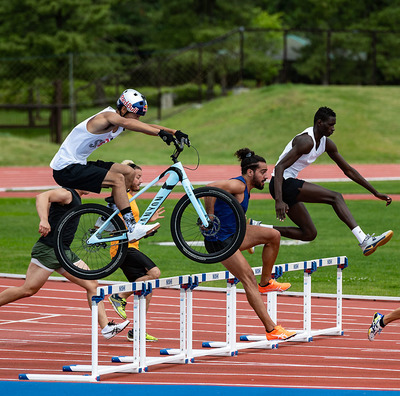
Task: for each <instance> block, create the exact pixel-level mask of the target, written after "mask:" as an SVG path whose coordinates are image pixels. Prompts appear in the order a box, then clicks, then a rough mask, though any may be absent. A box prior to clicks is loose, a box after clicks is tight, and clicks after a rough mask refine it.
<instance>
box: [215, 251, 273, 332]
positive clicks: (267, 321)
mask: <svg viewBox="0 0 400 396" xmlns="http://www.w3.org/2000/svg"><path fill="white" fill-rule="evenodd" d="M222 264H223V265H224V267H225V268H226V269H227V270H228V271H229V272H230V273H232V274H233V275H234V276H235V277H236V278H238V279H239V280H240V281H241V282H242V284H243V287H244V290H245V292H246V297H247V301H248V302H249V304H250V306H251V307H252V308H253V310H254V312H255V313H256V314H257V316H258V317H259V318H260V320H261V322H262V323H263V325H264V326H265V330H266V331H267V332H270V331H272V330H273V329H274V327H275V323H274V322H273V321H272V320H271V318H270V316H269V315H268V312H267V308H266V307H265V305H264V301H263V299H262V297H261V294H260V293H259V291H258V285H257V280H256V277H255V275H254V273H253V271H252V269H251V267H250V265H249V263H248V262H247V260H246V259H245V257H244V256H243V254H242V253H241V252H240V251H239V250H238V251H236V252H235V253H234V254H233V255H232V256H231V257H229V258H228V259H227V260H225V261H223V262H222Z"/></svg>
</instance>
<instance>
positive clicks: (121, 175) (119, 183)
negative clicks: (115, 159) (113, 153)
mask: <svg viewBox="0 0 400 396" xmlns="http://www.w3.org/2000/svg"><path fill="white" fill-rule="evenodd" d="M133 173H134V170H133V169H132V168H131V167H130V166H128V165H122V164H117V163H115V164H113V165H112V167H111V168H110V170H109V171H108V172H107V174H106V177H105V178H104V180H103V183H102V184H101V186H102V187H107V188H110V187H111V188H112V196H113V197H114V202H115V204H116V205H117V207H118V209H119V210H122V209H125V208H127V207H129V199H128V195H127V194H126V190H127V188H128V185H129V182H128V179H129V178H131V177H132V174H133Z"/></svg>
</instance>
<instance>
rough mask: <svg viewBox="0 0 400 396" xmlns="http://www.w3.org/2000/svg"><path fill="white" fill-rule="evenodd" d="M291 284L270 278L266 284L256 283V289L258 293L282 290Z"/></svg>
mask: <svg viewBox="0 0 400 396" xmlns="http://www.w3.org/2000/svg"><path fill="white" fill-rule="evenodd" d="M291 286H292V285H291V283H279V282H277V281H276V280H275V279H270V281H269V283H268V285H266V286H260V284H258V291H259V292H260V293H269V292H284V291H285V290H287V289H289V287H291Z"/></svg>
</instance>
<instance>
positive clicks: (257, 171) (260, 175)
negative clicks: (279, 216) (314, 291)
mask: <svg viewBox="0 0 400 396" xmlns="http://www.w3.org/2000/svg"><path fill="white" fill-rule="evenodd" d="M235 155H236V156H237V157H238V159H239V161H240V166H241V170H242V174H241V176H238V177H235V178H233V179H229V180H221V181H216V182H214V183H211V184H210V186H213V187H218V188H221V189H223V190H225V191H228V192H229V193H231V194H232V195H233V196H234V197H235V198H236V199H237V200H238V202H239V203H240V205H241V206H242V208H243V210H244V212H245V213H246V211H247V208H248V205H249V200H250V191H251V190H252V189H253V188H257V189H258V190H262V189H263V188H264V183H265V181H266V180H267V164H266V161H265V159H264V158H263V157H260V156H259V155H256V154H254V151H251V150H250V149H248V148H243V149H240V150H238V151H237V152H236V153H235ZM227 210H228V209H227V208H225V207H224V205H223V203H218V201H217V202H216V204H215V207H214V214H215V215H216V216H217V217H224V220H225V221H224V223H223V224H222V226H221V230H220V231H219V232H218V234H217V235H216V236H215V237H212V238H207V240H206V241H205V245H206V249H207V250H209V251H213V248H214V247H215V246H218V248H220V247H221V246H223V245H224V243H227V242H226V241H227V240H228V239H229V232H228V231H227V230H229V219H228V221H227V218H226V216H225V214H226V213H228V212H227ZM228 217H229V216H228ZM256 245H263V251H262V262H263V269H262V273H261V279H260V283H259V285H257V281H256V277H255V275H254V273H253V270H252V268H251V267H250V264H249V263H248V261H247V260H246V258H245V257H244V256H243V254H242V251H243V250H248V249H250V248H252V247H254V246H256ZM279 245H280V233H279V232H278V231H276V230H274V229H272V228H266V227H262V226H259V225H250V224H248V225H247V228H246V234H245V237H244V239H243V242H242V244H241V246H240V248H239V250H237V251H236V252H235V253H234V254H233V255H232V256H231V257H229V258H228V259H226V260H224V261H222V264H223V265H224V267H225V268H226V269H227V270H228V271H229V272H230V273H232V274H233V275H234V276H235V277H236V278H238V279H239V280H240V281H241V282H242V284H243V288H244V290H245V292H246V297H247V300H248V302H249V304H250V305H251V307H252V308H253V310H254V311H255V313H256V314H257V316H258V317H259V318H260V320H261V322H262V323H263V325H264V327H265V332H266V337H267V339H268V340H271V341H272V340H287V339H289V338H291V337H293V336H295V335H296V332H294V331H288V330H285V329H284V328H283V327H282V326H279V325H276V324H275V323H274V322H273V321H272V319H271V318H270V316H269V315H268V312H267V308H266V306H265V304H264V301H263V299H262V296H261V294H260V293H268V292H277V291H279V292H282V291H285V290H287V289H288V288H289V287H290V286H291V285H290V283H278V282H277V281H276V280H274V279H271V271H272V267H273V265H274V263H275V260H276V257H277V255H278V251H279Z"/></svg>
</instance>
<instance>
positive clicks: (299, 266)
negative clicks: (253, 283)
mask: <svg viewBox="0 0 400 396" xmlns="http://www.w3.org/2000/svg"><path fill="white" fill-rule="evenodd" d="M329 266H336V267H337V270H336V326H334V327H328V328H325V329H318V330H313V329H312V324H311V311H312V309H311V297H312V293H311V276H312V274H313V273H314V272H315V271H317V269H318V268H321V267H329ZM347 267H348V259H347V257H346V256H338V257H330V258H324V259H317V260H308V261H299V262H297V263H287V264H281V265H275V266H274V271H273V277H274V278H275V279H276V278H279V277H280V276H282V274H283V273H285V272H290V271H298V270H303V272H304V277H303V328H302V329H300V330H296V332H297V334H296V336H294V337H293V338H291V339H290V340H288V341H289V342H293V341H297V342H301V341H303V342H310V341H312V340H313V337H315V336H318V335H332V336H334V335H336V336H338V335H343V329H342V301H343V270H344V269H345V268H347ZM261 271H262V267H256V268H253V272H254V274H255V275H259V274H261ZM267 304H268V308H267V309H268V313H269V315H270V317H271V319H272V320H273V321H274V322H275V323H276V322H277V312H278V309H277V293H268V297H267ZM264 338H265V336H257V335H242V336H240V340H241V341H259V340H262V339H264Z"/></svg>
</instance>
